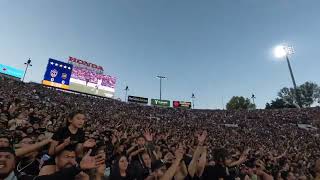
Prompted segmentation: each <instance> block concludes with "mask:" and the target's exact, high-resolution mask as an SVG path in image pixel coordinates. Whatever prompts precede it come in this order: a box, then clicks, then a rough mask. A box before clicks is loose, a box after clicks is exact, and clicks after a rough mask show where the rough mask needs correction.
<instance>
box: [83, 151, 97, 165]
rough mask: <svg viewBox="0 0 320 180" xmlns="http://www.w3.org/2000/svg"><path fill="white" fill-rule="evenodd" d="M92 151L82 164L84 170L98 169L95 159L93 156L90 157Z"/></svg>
mask: <svg viewBox="0 0 320 180" xmlns="http://www.w3.org/2000/svg"><path fill="white" fill-rule="evenodd" d="M91 151H92V150H91V149H90V150H89V151H88V152H87V154H86V155H85V156H84V157H83V158H82V160H81V162H80V168H81V169H82V170H87V169H93V168H96V161H95V158H94V157H93V156H90V153H91Z"/></svg>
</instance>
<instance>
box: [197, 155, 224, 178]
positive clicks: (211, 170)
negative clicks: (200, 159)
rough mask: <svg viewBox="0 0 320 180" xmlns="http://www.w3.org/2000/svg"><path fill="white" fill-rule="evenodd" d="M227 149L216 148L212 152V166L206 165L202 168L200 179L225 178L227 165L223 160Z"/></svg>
mask: <svg viewBox="0 0 320 180" xmlns="http://www.w3.org/2000/svg"><path fill="white" fill-rule="evenodd" d="M226 156H227V151H226V150H225V149H217V150H215V152H214V161H215V165H214V166H207V167H206V168H205V169H204V172H203V175H202V179H203V180H221V179H227V178H228V174H227V171H226V169H227V167H226V166H225V160H226Z"/></svg>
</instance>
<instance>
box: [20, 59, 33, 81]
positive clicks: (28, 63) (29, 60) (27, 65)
mask: <svg viewBox="0 0 320 180" xmlns="http://www.w3.org/2000/svg"><path fill="white" fill-rule="evenodd" d="M24 64H25V65H26V70H25V71H24V74H23V78H22V82H24V78H25V77H26V74H27V71H28V68H29V66H32V64H31V59H30V58H29V59H28V61H27V62H25V63H24Z"/></svg>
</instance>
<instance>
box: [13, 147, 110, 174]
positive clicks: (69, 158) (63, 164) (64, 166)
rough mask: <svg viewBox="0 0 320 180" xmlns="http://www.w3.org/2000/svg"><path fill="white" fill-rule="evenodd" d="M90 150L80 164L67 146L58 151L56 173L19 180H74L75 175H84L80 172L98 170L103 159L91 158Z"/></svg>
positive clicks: (72, 150)
mask: <svg viewBox="0 0 320 180" xmlns="http://www.w3.org/2000/svg"><path fill="white" fill-rule="evenodd" d="M91 152H92V151H91V150H89V151H88V152H87V153H86V155H85V156H84V157H83V158H82V160H81V161H80V163H79V164H78V163H77V162H76V153H75V150H74V146H68V147H66V148H65V149H64V150H62V151H60V152H59V153H58V154H57V156H56V158H55V161H56V166H55V169H56V171H55V172H53V173H51V174H48V175H44V176H30V175H22V176H20V177H19V179H21V180H57V179H58V180H74V179H76V176H77V175H86V174H85V173H83V172H82V171H85V170H89V169H94V168H99V167H100V166H103V165H104V161H105V158H104V157H103V156H101V155H96V156H91V155H90V154H91Z"/></svg>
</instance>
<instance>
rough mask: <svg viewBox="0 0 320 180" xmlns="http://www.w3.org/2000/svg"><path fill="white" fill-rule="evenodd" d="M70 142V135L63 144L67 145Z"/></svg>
mask: <svg viewBox="0 0 320 180" xmlns="http://www.w3.org/2000/svg"><path fill="white" fill-rule="evenodd" d="M70 143H71V139H70V137H68V138H67V139H65V140H64V141H63V144H64V145H66V146H68V145H69V144H70Z"/></svg>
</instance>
